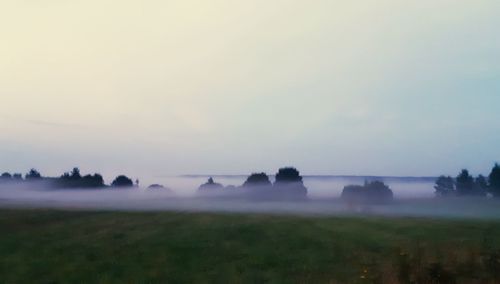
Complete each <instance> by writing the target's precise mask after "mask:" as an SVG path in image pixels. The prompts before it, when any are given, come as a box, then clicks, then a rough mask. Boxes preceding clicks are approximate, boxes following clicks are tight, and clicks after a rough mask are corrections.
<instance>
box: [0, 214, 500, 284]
mask: <svg viewBox="0 0 500 284" xmlns="http://www.w3.org/2000/svg"><path fill="white" fill-rule="evenodd" d="M499 240H500V221H498V220H478V219H444V218H443V219H435V218H408V217H385V218H383V217H361V216H357V217H356V216H354V217H348V216H343V217H332V216H291V215H279V214H243V213H231V214H229V213H226V214H223V213H200V212H198V213H175V212H113V211H65V210H50V209H1V210H0V283H500V241H499Z"/></svg>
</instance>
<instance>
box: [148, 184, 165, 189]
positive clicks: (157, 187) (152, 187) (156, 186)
mask: <svg viewBox="0 0 500 284" xmlns="http://www.w3.org/2000/svg"><path fill="white" fill-rule="evenodd" d="M164 188H165V187H164V186H163V185H161V184H152V185H150V186H148V189H164Z"/></svg>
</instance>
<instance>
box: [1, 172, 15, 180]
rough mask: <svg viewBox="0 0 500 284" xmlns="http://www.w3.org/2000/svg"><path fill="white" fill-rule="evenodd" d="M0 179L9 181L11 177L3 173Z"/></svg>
mask: <svg viewBox="0 0 500 284" xmlns="http://www.w3.org/2000/svg"><path fill="white" fill-rule="evenodd" d="M0 179H2V180H10V179H12V175H11V174H10V173H7V172H5V173H3V174H2V175H1V176H0Z"/></svg>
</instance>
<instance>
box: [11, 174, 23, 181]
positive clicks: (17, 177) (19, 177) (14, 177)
mask: <svg viewBox="0 0 500 284" xmlns="http://www.w3.org/2000/svg"><path fill="white" fill-rule="evenodd" d="M12 178H13V179H14V180H16V181H20V180H23V175H22V174H20V173H15V174H13V175H12Z"/></svg>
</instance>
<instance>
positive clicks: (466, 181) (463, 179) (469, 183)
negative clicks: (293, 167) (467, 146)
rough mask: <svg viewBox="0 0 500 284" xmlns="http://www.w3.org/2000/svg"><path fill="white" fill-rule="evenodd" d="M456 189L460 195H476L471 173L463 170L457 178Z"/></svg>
mask: <svg viewBox="0 0 500 284" xmlns="http://www.w3.org/2000/svg"><path fill="white" fill-rule="evenodd" d="M456 188H457V194H458V195H475V192H474V188H475V184H474V178H473V177H472V176H471V175H470V174H469V171H468V170H466V169H463V170H462V171H461V172H460V174H459V175H458V176H457V178H456Z"/></svg>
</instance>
